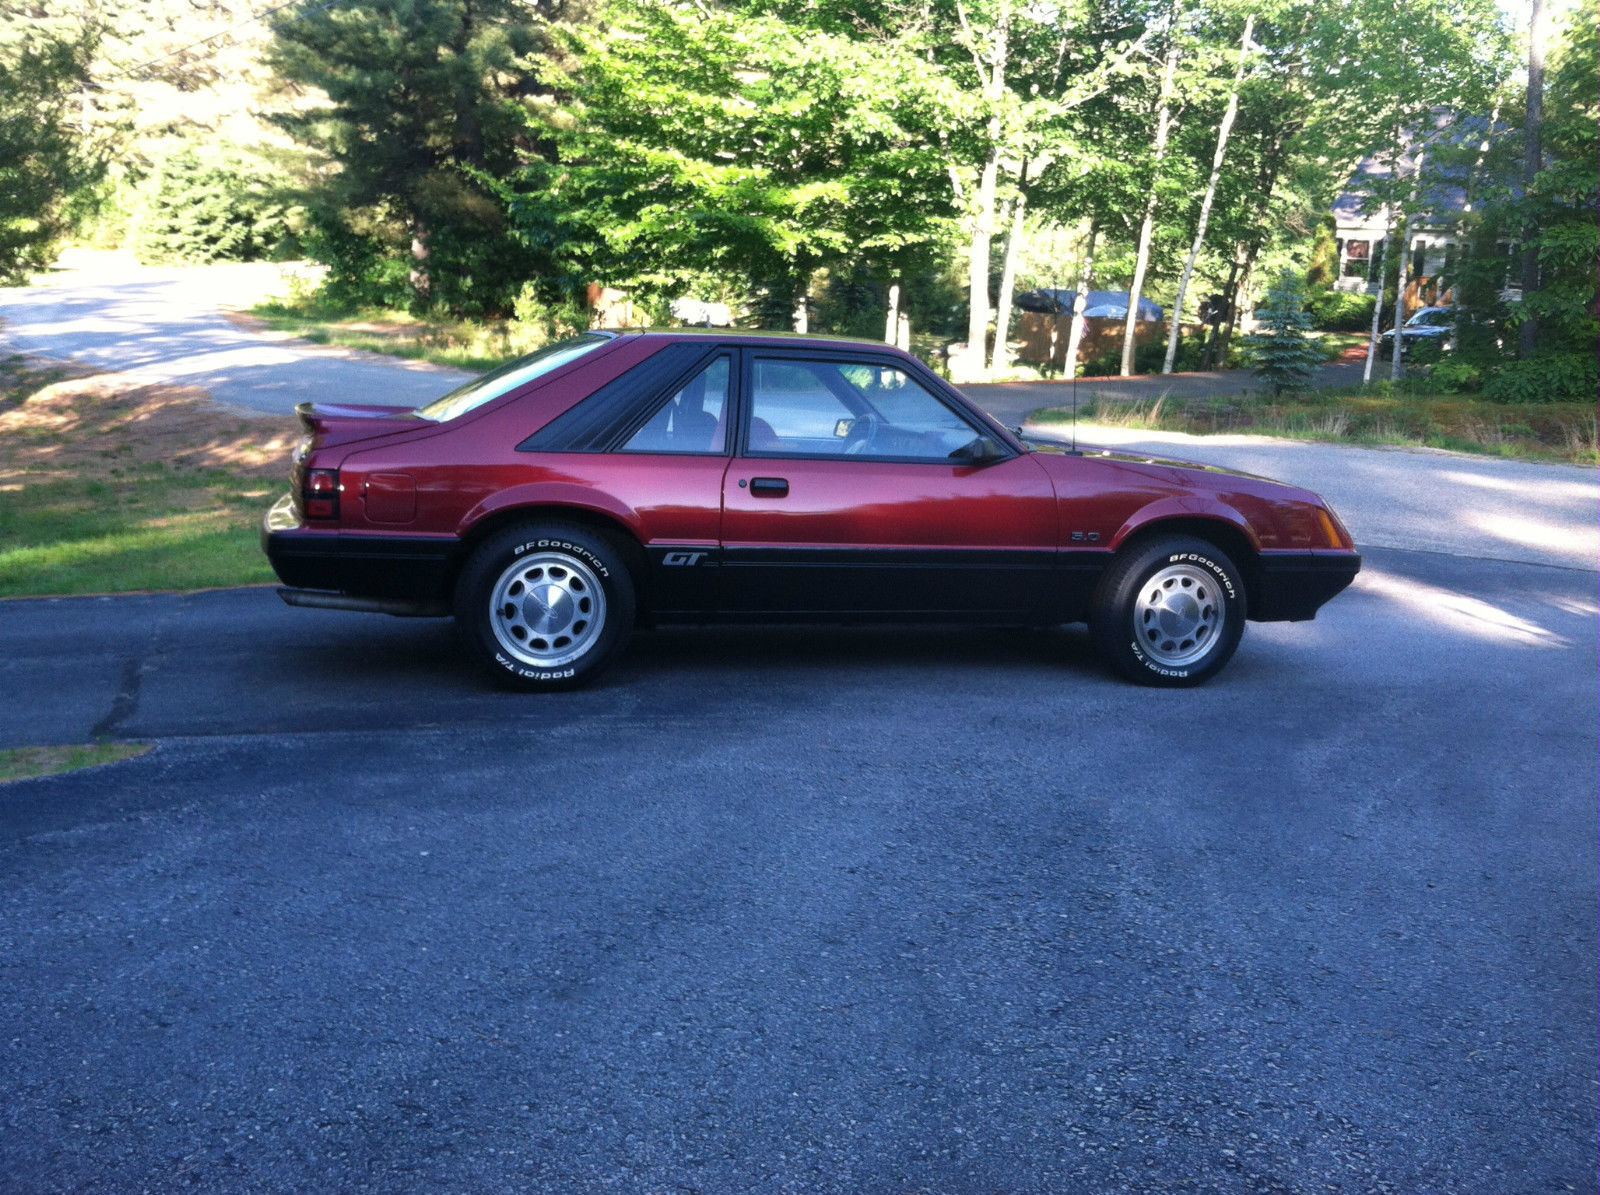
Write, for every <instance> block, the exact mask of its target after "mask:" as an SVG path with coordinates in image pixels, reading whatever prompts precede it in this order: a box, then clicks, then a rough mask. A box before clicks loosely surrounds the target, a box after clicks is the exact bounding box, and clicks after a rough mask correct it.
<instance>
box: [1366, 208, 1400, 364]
mask: <svg viewBox="0 0 1600 1195" xmlns="http://www.w3.org/2000/svg"><path fill="white" fill-rule="evenodd" d="M1393 243H1394V221H1393V220H1392V219H1390V220H1385V221H1384V222H1383V252H1382V253H1381V254H1379V256H1378V298H1377V300H1376V301H1375V302H1374V303H1373V304H1372V335H1371V336H1369V337H1368V338H1367V363H1366V365H1365V367H1363V368H1362V370H1361V384H1362V385H1363V386H1365V385H1366V384H1367V383H1368V382H1370V381H1372V363H1373V362H1374V361H1375V360H1377V357H1378V334H1379V332H1380V331H1381V330H1382V329H1383V288H1384V286H1385V284H1386V281H1387V279H1388V277H1389V246H1390V245H1391V244H1393Z"/></svg>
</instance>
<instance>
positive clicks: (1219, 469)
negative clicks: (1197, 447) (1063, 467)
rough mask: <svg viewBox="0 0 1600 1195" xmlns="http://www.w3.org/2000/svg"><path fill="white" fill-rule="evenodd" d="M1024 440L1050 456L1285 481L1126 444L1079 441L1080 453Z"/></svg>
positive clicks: (1268, 481) (1057, 444)
mask: <svg viewBox="0 0 1600 1195" xmlns="http://www.w3.org/2000/svg"><path fill="white" fill-rule="evenodd" d="M1022 442H1023V443H1024V444H1026V445H1027V446H1028V447H1029V448H1031V449H1033V451H1035V452H1038V453H1042V454H1044V455H1046V456H1073V455H1077V456H1081V457H1084V458H1086V459H1089V460H1097V461H1113V462H1115V463H1117V464H1119V465H1154V466H1156V467H1158V468H1162V469H1183V470H1186V471H1189V472H1194V473H1209V474H1211V475H1212V476H1215V477H1239V478H1244V479H1246V480H1248V481H1261V482H1265V483H1266V484H1268V485H1282V484H1284V483H1283V482H1281V481H1274V480H1273V479H1272V478H1270V477H1262V476H1261V475H1260V474H1259V473H1246V472H1244V471H1243V470H1242V469H1227V468H1224V467H1223V466H1221V465H1206V464H1202V463H1201V462H1199V461H1186V460H1183V459H1182V458H1180V457H1174V456H1155V455H1152V454H1151V453H1148V452H1134V451H1131V450H1129V449H1123V448H1102V447H1099V446H1097V445H1094V444H1079V445H1078V448H1077V452H1076V454H1074V452H1073V450H1072V449H1071V448H1070V447H1068V446H1067V445H1066V444H1062V443H1060V442H1059V441H1056V440H1036V439H1034V438H1033V437H1031V436H1024V437H1023V438H1022Z"/></svg>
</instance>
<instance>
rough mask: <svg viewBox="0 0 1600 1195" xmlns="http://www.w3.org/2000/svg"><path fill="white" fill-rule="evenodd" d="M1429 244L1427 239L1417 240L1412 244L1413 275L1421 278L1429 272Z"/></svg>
mask: <svg viewBox="0 0 1600 1195" xmlns="http://www.w3.org/2000/svg"><path fill="white" fill-rule="evenodd" d="M1427 265H1428V245H1427V242H1425V241H1416V242H1414V243H1413V244H1412V246H1411V276H1412V277H1413V278H1421V277H1422V276H1423V274H1424V273H1426V272H1427Z"/></svg>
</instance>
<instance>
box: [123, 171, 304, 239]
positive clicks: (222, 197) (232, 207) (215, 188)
mask: <svg viewBox="0 0 1600 1195" xmlns="http://www.w3.org/2000/svg"><path fill="white" fill-rule="evenodd" d="M277 192H278V188H277V186H276V185H275V183H274V181H273V179H272V178H271V177H270V176H269V175H268V173H267V171H266V169H265V166H264V164H263V163H260V162H253V161H251V160H249V159H247V158H245V157H244V156H243V155H241V154H239V153H238V152H237V151H226V150H225V151H223V152H222V153H220V154H210V155H207V154H202V153H201V152H200V151H199V150H197V149H193V148H190V149H184V150H181V151H180V152H178V153H176V154H174V155H173V156H172V157H170V158H168V159H167V160H166V161H165V162H163V163H161V165H160V167H159V168H158V170H157V171H156V174H155V176H154V178H153V179H151V180H150V183H149V184H148V185H147V187H146V190H145V194H144V202H143V204H142V205H141V211H140V214H139V218H138V222H137V225H136V227H135V231H134V237H133V247H134V250H135V251H136V252H137V253H138V255H139V257H140V259H141V260H144V261H176V262H189V263H205V262H212V261H253V260H256V259H258V258H262V257H268V256H271V255H272V254H273V253H274V252H275V251H276V250H277V249H278V247H279V246H280V245H281V244H283V243H284V242H285V241H287V240H289V239H290V237H291V235H292V231H291V215H290V212H289V210H288V209H287V207H286V206H285V205H284V203H283V201H282V200H281V198H280V197H279V195H278V193H277Z"/></svg>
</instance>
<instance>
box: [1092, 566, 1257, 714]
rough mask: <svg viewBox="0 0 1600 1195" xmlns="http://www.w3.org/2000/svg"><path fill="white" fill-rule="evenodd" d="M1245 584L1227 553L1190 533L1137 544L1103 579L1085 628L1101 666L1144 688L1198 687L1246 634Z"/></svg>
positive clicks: (1215, 671)
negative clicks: (1102, 659) (1103, 660)
mask: <svg viewBox="0 0 1600 1195" xmlns="http://www.w3.org/2000/svg"><path fill="white" fill-rule="evenodd" d="M1244 620H1245V595H1244V582H1243V580H1242V578H1241V577H1240V575H1239V570H1238V568H1237V567H1235V565H1234V563H1233V561H1232V560H1230V559H1229V558H1228V556H1227V554H1226V553H1225V552H1222V551H1221V550H1220V549H1218V548H1217V547H1216V546H1215V545H1214V544H1209V543H1206V542H1205V541H1204V540H1199V539H1193V538H1190V537H1189V536H1176V535H1174V536H1163V537H1162V538H1160V539H1152V540H1146V541H1144V542H1143V543H1139V544H1135V545H1134V546H1133V547H1131V548H1129V549H1125V550H1124V552H1123V553H1122V554H1121V555H1120V556H1118V558H1117V560H1116V562H1115V563H1113V564H1112V566H1111V567H1110V569H1108V570H1107V571H1106V575H1105V576H1104V577H1103V578H1102V579H1101V582H1100V587H1099V589H1098V590H1097V591H1096V593H1095V598H1094V607H1093V610H1092V613H1091V616H1090V623H1089V626H1090V631H1091V633H1092V634H1093V636H1094V639H1095V643H1096V645H1097V646H1098V647H1099V649H1100V652H1101V654H1102V655H1103V656H1105V658H1106V659H1107V661H1108V662H1109V663H1110V664H1111V665H1112V666H1113V667H1114V668H1116V669H1117V671H1119V672H1121V673H1122V674H1123V675H1124V676H1126V677H1128V678H1129V679H1130V680H1135V681H1138V682H1140V683H1141V684H1147V685H1165V686H1184V685H1198V684H1201V683H1203V682H1204V681H1207V680H1209V679H1211V677H1213V676H1215V675H1216V674H1217V673H1218V672H1220V671H1221V670H1222V668H1223V666H1224V665H1226V664H1227V662H1228V661H1229V659H1231V658H1232V656H1233V653H1234V649H1235V648H1237V647H1238V646H1239V639H1240V637H1241V636H1242V635H1243V634H1244Z"/></svg>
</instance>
